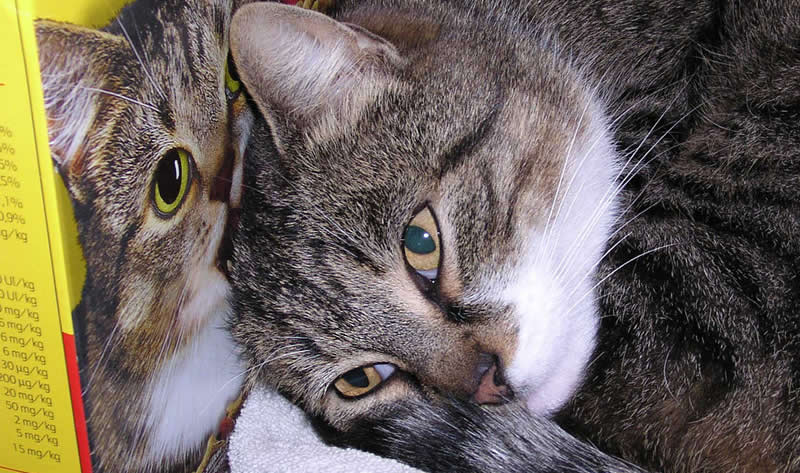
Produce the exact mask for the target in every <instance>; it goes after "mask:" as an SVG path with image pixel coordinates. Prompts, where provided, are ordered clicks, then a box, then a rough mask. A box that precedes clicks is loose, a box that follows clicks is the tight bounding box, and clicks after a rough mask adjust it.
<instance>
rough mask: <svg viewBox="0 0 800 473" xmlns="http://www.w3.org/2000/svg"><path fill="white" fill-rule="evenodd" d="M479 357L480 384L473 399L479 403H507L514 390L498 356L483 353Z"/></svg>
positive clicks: (478, 374)
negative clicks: (509, 384) (507, 379)
mask: <svg viewBox="0 0 800 473" xmlns="http://www.w3.org/2000/svg"><path fill="white" fill-rule="evenodd" d="M478 358H479V360H478V366H477V367H476V375H477V379H478V384H477V388H476V390H475V392H474V393H473V394H472V399H473V400H474V401H475V402H477V403H478V404H505V403H506V402H508V401H510V400H512V399H513V398H514V392H513V391H512V390H511V388H510V387H509V386H508V383H506V380H505V376H503V370H502V367H501V366H500V362H499V361H498V358H497V356H495V355H490V354H488V353H481V354H480V355H479V357H478Z"/></svg>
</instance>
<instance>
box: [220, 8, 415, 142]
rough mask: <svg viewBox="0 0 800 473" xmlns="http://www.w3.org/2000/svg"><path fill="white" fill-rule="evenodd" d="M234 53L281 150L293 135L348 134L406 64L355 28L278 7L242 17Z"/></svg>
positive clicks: (246, 11)
mask: <svg viewBox="0 0 800 473" xmlns="http://www.w3.org/2000/svg"><path fill="white" fill-rule="evenodd" d="M231 52H232V54H233V57H234V60H235V61H236V66H237V69H238V71H239V76H240V78H241V79H242V82H244V84H245V86H246V87H247V90H248V92H249V93H250V95H251V96H252V97H253V99H254V100H255V102H256V103H257V104H258V107H259V109H260V110H261V112H262V113H263V114H264V116H265V117H266V119H267V120H268V122H269V123H270V125H271V128H272V130H273V133H274V134H275V139H276V144H277V145H278V147H279V148H281V147H282V146H283V143H284V141H285V140H286V139H288V136H287V134H289V133H291V131H292V130H299V131H301V133H302V135H304V136H318V137H319V136H325V135H326V134H330V133H337V132H341V130H346V129H347V127H348V126H349V125H350V124H353V123H355V121H356V120H357V119H358V117H359V114H360V112H361V111H362V110H363V108H364V106H365V105H367V104H368V103H371V102H372V101H373V100H374V99H375V98H376V97H377V96H378V95H379V94H380V93H381V92H382V91H383V90H385V89H386V88H387V87H388V86H389V84H390V83H391V76H392V74H391V72H392V71H393V70H395V69H397V68H398V67H400V66H401V64H402V61H401V59H400V56H399V54H398V53H397V50H396V49H395V47H394V46H393V45H392V44H391V43H389V42H388V41H386V40H384V39H382V38H380V37H378V36H376V35H374V34H372V33H370V32H368V31H366V30H364V29H362V28H360V27H358V26H355V25H349V24H344V23H340V22H337V21H335V20H333V19H331V18H329V17H327V16H325V15H322V14H320V13H316V12H313V11H309V10H304V9H300V8H297V7H293V6H287V5H281V4H279V3H251V4H248V5H245V6H243V7H242V8H240V9H239V11H238V12H237V13H236V15H234V18H233V21H232V24H231Z"/></svg>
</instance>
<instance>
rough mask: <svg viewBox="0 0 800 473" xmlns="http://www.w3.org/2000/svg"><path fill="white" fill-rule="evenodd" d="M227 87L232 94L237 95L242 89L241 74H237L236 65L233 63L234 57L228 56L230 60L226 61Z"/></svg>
mask: <svg viewBox="0 0 800 473" xmlns="http://www.w3.org/2000/svg"><path fill="white" fill-rule="evenodd" d="M225 87H226V88H227V89H228V92H230V93H231V94H236V93H237V92H239V89H240V88H241V87H242V83H241V82H239V74H237V72H236V64H234V63H233V57H232V56H231V55H230V54H228V60H227V61H225Z"/></svg>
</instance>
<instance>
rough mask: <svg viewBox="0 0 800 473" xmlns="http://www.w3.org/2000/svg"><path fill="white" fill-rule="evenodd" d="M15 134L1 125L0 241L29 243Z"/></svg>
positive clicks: (8, 127) (7, 127)
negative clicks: (20, 192) (19, 193)
mask: <svg viewBox="0 0 800 473" xmlns="http://www.w3.org/2000/svg"><path fill="white" fill-rule="evenodd" d="M13 138H14V132H13V131H12V130H11V127H10V126H7V125H6V126H4V125H0V240H3V241H8V240H12V239H13V240H16V241H20V242H22V243H27V242H28V232H27V231H26V230H25V202H24V201H23V199H22V197H20V196H18V195H17V194H18V192H19V191H20V189H22V182H21V181H20V178H19V165H17V163H16V161H15V159H14V158H15V156H16V154H17V150H16V148H14V144H13V143H14V142H13Z"/></svg>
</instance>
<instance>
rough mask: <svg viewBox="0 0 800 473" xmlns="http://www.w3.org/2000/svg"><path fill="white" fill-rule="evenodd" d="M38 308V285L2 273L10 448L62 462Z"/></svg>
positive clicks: (2, 386) (1, 372) (1, 373)
mask: <svg viewBox="0 0 800 473" xmlns="http://www.w3.org/2000/svg"><path fill="white" fill-rule="evenodd" d="M38 308H39V304H38V299H37V296H36V283H35V282H34V281H29V280H27V279H26V278H25V277H23V276H19V275H15V274H10V273H6V274H2V275H0V347H2V348H0V354H2V359H0V392H1V393H2V395H3V398H4V405H5V410H6V412H7V414H10V417H11V422H10V425H11V427H12V428H13V431H12V432H11V434H12V435H11V449H12V450H13V451H14V452H16V453H18V454H21V455H25V456H29V457H33V458H36V459H38V460H49V461H52V462H54V463H61V453H60V451H59V446H60V444H61V441H60V440H59V430H58V425H57V422H56V413H55V411H54V410H53V388H52V385H51V384H50V366H49V365H48V362H47V354H46V353H45V337H44V331H43V330H42V323H41V322H42V321H41V314H40V313H39V310H38ZM6 425H9V424H6Z"/></svg>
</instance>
